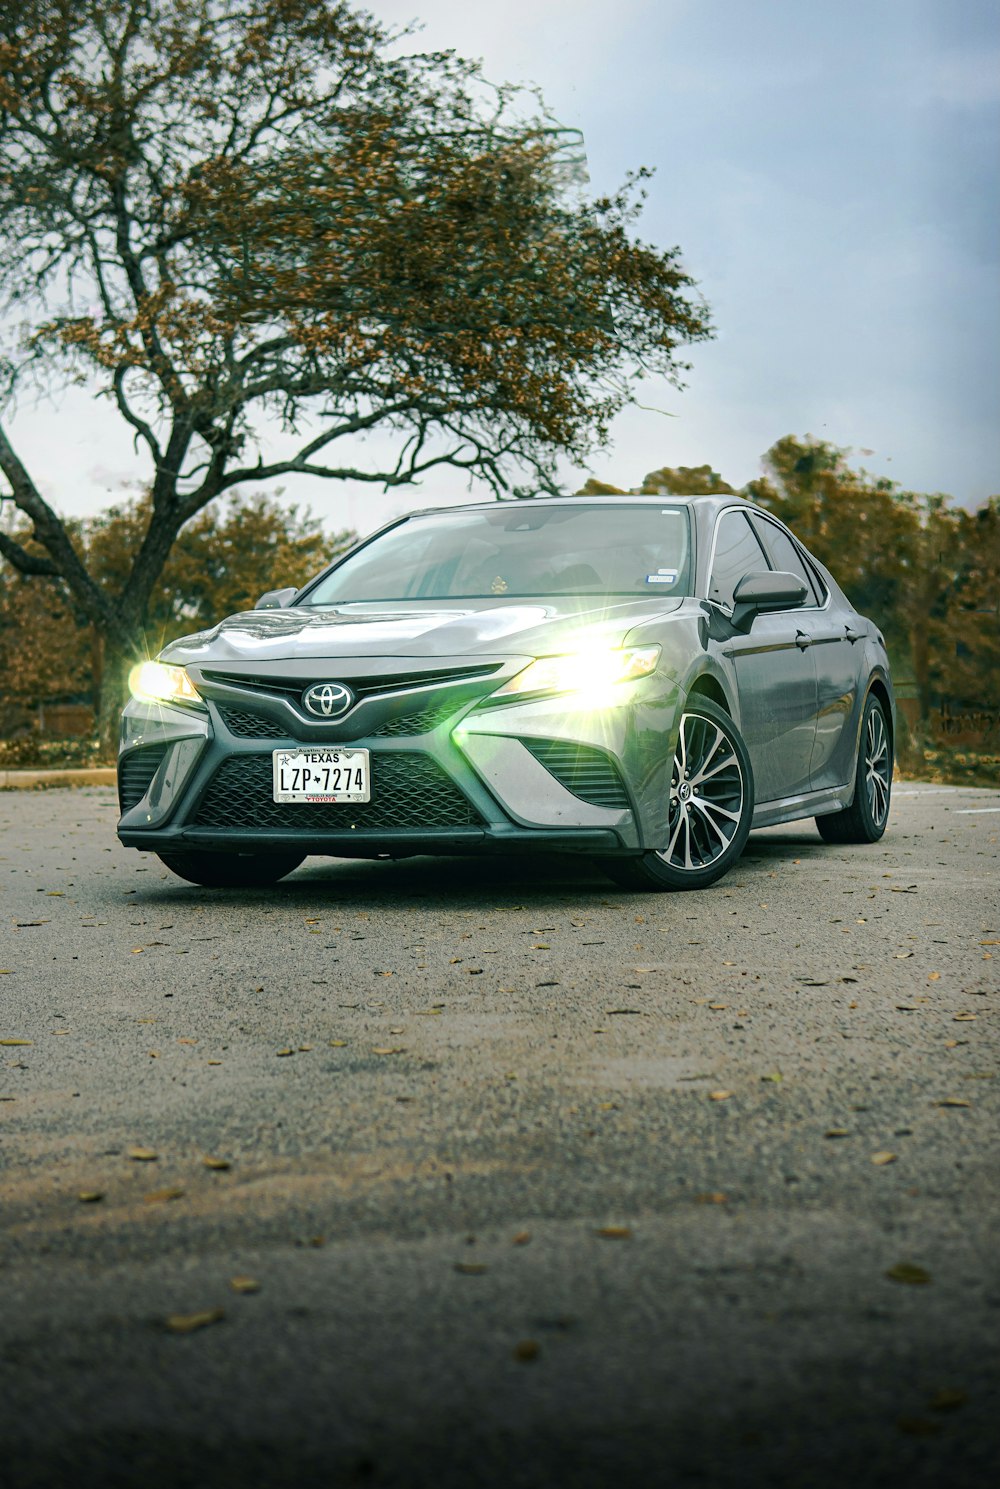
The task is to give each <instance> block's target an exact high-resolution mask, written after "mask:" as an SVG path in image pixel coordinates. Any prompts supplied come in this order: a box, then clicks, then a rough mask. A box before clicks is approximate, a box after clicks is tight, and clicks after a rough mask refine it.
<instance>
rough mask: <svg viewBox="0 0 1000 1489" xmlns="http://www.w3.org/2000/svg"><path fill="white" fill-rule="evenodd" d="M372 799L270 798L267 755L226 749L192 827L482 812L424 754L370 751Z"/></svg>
mask: <svg viewBox="0 0 1000 1489" xmlns="http://www.w3.org/2000/svg"><path fill="white" fill-rule="evenodd" d="M371 778H372V799H371V801H369V802H362V803H355V804H350V803H349V804H347V805H345V806H336V805H331V804H329V803H327V802H322V803H316V804H315V805H313V804H311V803H309V802H277V801H273V800H272V781H273V776H272V766H271V756H270V755H233V756H231V757H230V759H228V760H224V761H223V762H222V764H221V765H220V766H219V768H218V770H217V771H216V773H215V775H214V776H213V777H212V780H211V782H210V784H209V786H208V789H207V791H206V792H205V795H204V796H203V797H202V800H201V804H200V806H199V807H198V811H197V813H196V814H195V816H194V818H193V821H192V826H194V827H224V828H227V829H228V830H229V831H235V832H239V831H246V832H252V831H254V830H255V829H258V828H278V829H282V828H285V829H292V828H298V829H299V830H301V831H302V832H323V831H326V830H329V831H333V832H336V831H343V830H347V831H348V832H349V831H350V829H351V828H352V827H357V828H358V829H359V830H360V831H364V829H365V828H366V827H370V828H416V829H418V830H420V829H424V828H435V827H438V828H454V827H477V826H479V825H480V824H481V822H482V818H481V817H480V815H479V813H478V812H477V811H476V809H475V807H474V806H473V805H472V803H471V802H470V801H469V800H468V799H467V798H466V797H465V796H464V795H463V794H462V792H461V791H459V789H458V787H457V786H456V785H454V783H453V782H452V781H451V780H450V779H449V778H448V776H447V775H445V773H444V771H443V770H442V769H441V768H440V766H439V765H437V764H436V763H435V761H433V760H432V759H431V758H430V756H429V755H420V754H417V753H416V752H409V751H408V752H407V753H405V754H403V753H400V754H373V755H372V757H371Z"/></svg>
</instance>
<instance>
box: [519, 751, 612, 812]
mask: <svg viewBox="0 0 1000 1489" xmlns="http://www.w3.org/2000/svg"><path fill="white" fill-rule="evenodd" d="M521 743H522V744H523V745H524V747H525V749H526V750H530V751H531V753H532V754H533V755H534V757H535V759H536V760H540V761H541V763H542V764H543V765H544V766H545V769H546V770H547V771H549V772H550V773H551V774H552V775H554V776H555V778H556V780H557V781H558V782H559V784H560V785H561V786H565V787H566V790H567V791H572V793H573V795H574V796H578V797H579V798H580V800H581V801H588V802H590V804H591V805H592V806H595V807H624V808H627V807H628V805H629V800H628V792H627V791H626V790H625V783H624V782H623V780H622V778H621V776H620V774H619V773H618V767H617V765H616V764H615V762H614V761H613V760H612V758H611V756H610V755H608V754H606V753H605V751H604V750H599V749H595V748H594V746H593V745H585V744H576V743H575V741H573V740H567V739H522V740H521Z"/></svg>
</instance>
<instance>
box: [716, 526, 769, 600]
mask: <svg viewBox="0 0 1000 1489" xmlns="http://www.w3.org/2000/svg"><path fill="white" fill-rule="evenodd" d="M768 567H769V566H768V562H767V558H766V557H765V554H764V550H763V548H762V547H761V546H760V543H759V541H758V540H757V537H756V536H755V534H754V531H753V528H752V527H751V526H750V524H749V522H748V521H747V519H746V516H745V514H744V513H743V512H724V513H723V515H722V517H721V518H720V520H719V525H718V527H717V528H716V530H715V557H714V559H713V560H712V575H711V579H710V581H709V588H708V593H709V598H710V599H713V600H717V601H718V603H719V604H720V605H725V606H727V607H728V608H729V609H730V610H731V609H732V608H733V591H734V590H735V588H736V586H737V585H738V584H739V582H740V580H741V579H742V578H743V576H744V574H759V573H760V572H761V570H764V571H765V572H766V571H767V569H768Z"/></svg>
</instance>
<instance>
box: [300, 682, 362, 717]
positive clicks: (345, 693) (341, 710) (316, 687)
mask: <svg viewBox="0 0 1000 1489" xmlns="http://www.w3.org/2000/svg"><path fill="white" fill-rule="evenodd" d="M302 702H303V704H304V705H305V707H306V708H307V709H308V710H309V712H310V713H312V714H315V715H316V717H317V718H320V719H339V718H342V717H343V716H344V714H345V713H347V710H348V709H349V708H350V707H351V705H352V704H353V703H354V694H353V693H352V692H351V690H350V688H345V687H344V684H343V683H342V682H315V683H313V685H312V687H311V688H306V690H305V692H304V693H303V694H302Z"/></svg>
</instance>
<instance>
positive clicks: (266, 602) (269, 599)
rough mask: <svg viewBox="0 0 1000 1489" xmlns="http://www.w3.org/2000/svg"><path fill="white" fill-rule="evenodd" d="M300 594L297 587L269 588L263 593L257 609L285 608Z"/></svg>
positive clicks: (256, 606)
mask: <svg viewBox="0 0 1000 1489" xmlns="http://www.w3.org/2000/svg"><path fill="white" fill-rule="evenodd" d="M297 594H298V590H297V589H294V588H293V589H269V590H267V591H266V592H265V593H264V594H262V595H261V597H260V599H259V600H258V601H257V603H256V605H255V606H254V607H253V608H254V609H255V610H284V608H285V606H286V605H290V604H291V602H292V600H294V598H295V596H296V595H297Z"/></svg>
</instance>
